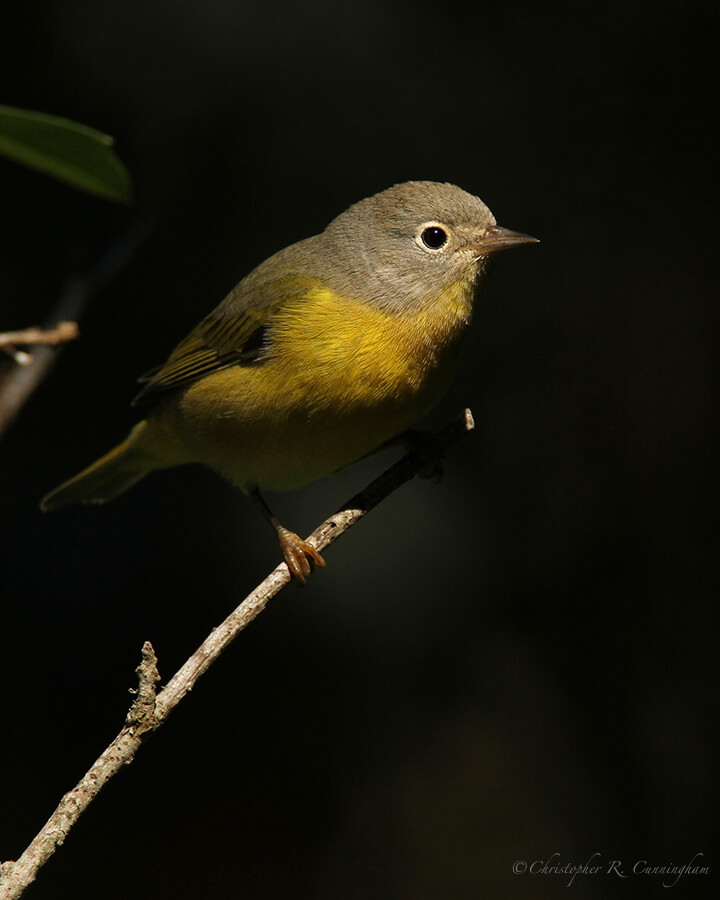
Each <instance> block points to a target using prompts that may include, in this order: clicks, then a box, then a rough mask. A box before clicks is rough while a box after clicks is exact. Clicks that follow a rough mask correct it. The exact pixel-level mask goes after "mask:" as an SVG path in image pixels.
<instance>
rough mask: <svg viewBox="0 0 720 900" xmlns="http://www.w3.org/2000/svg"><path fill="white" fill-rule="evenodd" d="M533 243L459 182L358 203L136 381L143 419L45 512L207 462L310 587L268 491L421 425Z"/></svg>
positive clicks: (422, 184) (275, 262) (306, 547)
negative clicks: (506, 270)
mask: <svg viewBox="0 0 720 900" xmlns="http://www.w3.org/2000/svg"><path fill="white" fill-rule="evenodd" d="M535 241H536V239H535V238H532V237H528V236H527V235H524V234H518V233H516V232H514V231H508V230H507V229H506V228H501V227H500V226H498V225H496V223H495V218H494V217H493V214H492V213H491V212H490V210H489V209H488V208H487V206H485V204H484V203H483V202H482V201H481V200H479V199H478V198H477V197H474V196H472V195H471V194H468V193H466V192H465V191H463V190H461V189H460V188H458V187H455V186H454V185H452V184H440V183H437V182H432V181H410V182H407V183H405V184H399V185H396V186H395V187H391V188H389V189H388V190H386V191H382V192H381V193H379V194H375V195H374V196H372V197H368V198H367V199H365V200H361V201H360V202H359V203H356V204H354V205H353V206H351V207H350V208H349V209H347V210H346V211H345V212H344V213H342V214H341V215H339V216H338V217H337V218H336V219H334V220H333V221H332V222H331V223H330V224H329V225H328V226H327V228H326V229H325V230H324V231H323V232H322V233H321V234H318V235H315V236H314V237H311V238H308V239H307V240H304V241H300V242H299V243H297V244H293V245H292V246H290V247H287V248H286V249H284V250H281V251H280V252H279V253H276V254H275V255H274V256H271V257H270V258H269V259H267V260H266V261H265V262H263V263H262V264H261V265H259V266H258V267H257V268H256V269H254V270H253V271H252V272H251V273H250V274H249V275H247V276H246V277H245V278H244V279H243V280H242V281H241V282H240V283H239V284H238V285H237V287H235V288H234V290H232V291H231V292H230V294H228V296H227V297H226V298H225V299H224V300H223V302H222V303H221V304H220V305H219V306H218V307H217V308H216V309H215V310H213V312H211V313H210V314H209V315H208V316H206V318H204V319H203V320H202V321H201V322H200V324H199V325H198V326H197V327H196V328H195V329H194V330H193V331H192V332H191V333H190V334H189V335H188V337H186V338H185V340H183V341H182V342H181V343H180V344H179V345H178V346H177V347H176V348H175V350H174V351H173V352H172V353H171V354H170V357H169V358H168V360H167V362H166V363H165V364H164V365H162V366H160V367H159V368H157V369H155V370H153V371H152V372H150V373H149V374H147V375H145V376H143V377H142V378H141V379H140V380H141V382H144V386H143V388H142V390H141V391H140V393H139V394H138V396H137V397H136V399H135V401H134V402H135V403H136V404H140V403H142V404H147V405H148V413H147V416H146V417H145V418H144V419H143V420H142V421H141V422H140V423H139V424H138V425H136V426H135V427H134V428H133V429H132V431H131V432H130V434H129V435H128V437H127V438H126V440H124V441H123V442H122V443H121V444H119V445H118V446H117V447H115V448H114V449H113V450H111V451H110V452H109V453H108V454H106V455H105V456H103V457H102V458H101V459H99V460H97V462H95V463H93V464H92V465H91V466H89V467H88V468H87V469H85V470H84V471H82V472H80V473H79V474H78V475H75V477H74V478H71V479H70V480H69V481H66V482H65V483H64V484H62V485H60V487H58V488H56V489H55V490H54V491H52V492H51V493H49V494H48V495H47V496H46V497H45V498H44V500H43V501H42V508H43V509H44V510H54V509H59V508H60V507H62V506H66V505H68V504H71V503H104V502H105V501H107V500H112V499H113V498H114V497H117V496H118V495H119V494H122V493H123V492H124V491H126V490H127V489H128V488H130V487H132V485H134V484H135V483H136V482H138V481H140V479H141V478H144V477H145V476H146V475H147V474H148V473H149V472H152V471H153V470H154V469H164V468H168V467H170V466H178V465H182V464H185V463H195V462H199V463H204V464H205V465H207V466H209V467H210V468H212V469H214V470H215V471H217V472H219V473H220V474H221V475H224V476H225V477H226V478H227V479H229V480H230V481H231V482H232V483H233V484H236V485H238V486H239V487H240V488H242V490H243V491H244V492H245V493H246V494H248V495H250V496H251V497H252V498H253V499H254V500H255V501H256V503H257V504H258V505H259V506H260V509H261V510H262V512H263V514H264V515H265V517H266V518H267V519H268V520H269V522H270V524H271V525H272V526H273V528H274V529H275V531H276V532H277V535H278V538H279V540H280V546H281V548H282V550H283V554H284V557H285V561H286V562H287V565H288V568H289V569H290V572H291V574H292V575H293V576H294V577H295V578H296V579H297V580H298V581H299V582H301V583H304V582H305V579H306V578H307V576H308V575H309V573H310V571H311V566H310V560H312V561H313V562H314V563H316V564H318V565H325V563H324V561H323V559H322V557H321V556H320V554H319V553H318V552H317V550H316V549H315V548H314V547H313V546H312V545H311V544H310V543H308V542H307V541H303V540H301V539H300V538H299V537H298V535H296V534H294V533H293V532H291V531H288V530H287V529H286V528H284V527H283V526H282V525H281V524H280V523H279V522H278V521H277V519H276V518H275V517H274V516H273V514H272V512H271V511H270V509H269V507H268V506H267V504H266V502H265V500H264V499H263V497H262V495H261V491H264V490H290V489H293V488H297V487H301V486H302V485H304V484H307V483H308V482H310V481H313V480H314V479H316V478H320V477H321V476H323V475H329V474H330V473H332V472H335V471H337V470H338V469H341V468H342V467H343V466H346V465H348V464H349V463H352V462H354V461H355V460H358V459H360V457H362V456H365V455H366V454H368V453H370V452H371V451H373V450H374V449H376V448H377V447H379V446H380V445H382V444H385V443H386V442H388V441H389V440H391V439H393V438H395V437H397V436H399V435H401V434H402V433H403V432H405V431H406V430H407V429H409V428H410V426H412V425H413V424H415V423H416V422H418V421H419V420H420V419H421V418H422V417H423V416H424V415H425V414H426V413H427V412H428V411H429V410H430V409H431V408H432V407H433V406H434V405H435V403H436V402H437V401H438V399H439V398H440V396H441V395H442V393H443V392H444V391H445V389H446V388H447V386H448V384H449V382H450V380H451V378H452V376H453V374H454V370H455V364H456V361H457V355H458V348H459V344H460V339H461V338H462V335H463V333H464V332H465V330H466V328H467V327H468V325H469V324H470V318H471V314H472V308H473V300H474V297H475V291H476V287H477V285H478V282H479V280H480V277H481V275H482V273H483V270H484V268H485V263H486V261H487V258H488V256H489V255H490V254H491V253H494V252H496V251H497V250H504V249H505V248H507V247H515V246H518V245H519V244H527V243H533V242H535Z"/></svg>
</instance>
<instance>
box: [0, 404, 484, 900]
mask: <svg viewBox="0 0 720 900" xmlns="http://www.w3.org/2000/svg"><path fill="white" fill-rule="evenodd" d="M473 428H474V423H473V419H472V414H471V413H470V410H469V409H466V410H465V411H464V413H463V414H462V416H459V417H458V418H457V419H455V420H454V421H452V422H450V423H449V424H448V425H446V426H445V427H444V428H443V429H442V430H441V431H439V432H437V434H435V435H434V438H435V443H436V445H437V446H438V448H439V449H440V450H441V451H443V452H444V451H445V450H447V449H448V448H449V447H450V446H451V445H452V444H454V443H455V442H456V441H457V440H458V439H459V438H460V437H462V436H463V435H464V434H467V433H468V432H470V431H472V429H473ZM425 464H426V461H425V460H422V459H421V458H419V457H418V456H415V455H414V454H406V455H405V456H403V457H402V459H400V460H399V461H398V462H396V463H395V465H393V466H391V467H390V468H389V469H387V471H385V472H384V473H383V474H382V475H380V476H379V477H378V478H376V479H375V480H374V481H373V482H371V483H370V484H369V485H368V486H367V487H366V488H364V490H362V491H360V493H358V494H356V495H355V496H354V497H352V498H351V499H350V500H348V501H347V502H346V503H344V504H343V505H342V507H341V508H340V510H338V512H336V513H335V514H334V515H333V516H330V518H329V519H327V520H326V521H325V522H323V523H322V525H320V527H319V528H316V529H315V531H314V532H313V533H312V534H311V535H310V537H309V538H308V540H309V541H310V542H311V543H312V544H314V546H315V547H316V548H317V549H318V550H320V551H322V550H324V549H325V547H328V546H329V545H330V544H332V543H333V542H334V541H336V540H337V539H338V538H339V537H340V536H341V535H342V534H344V533H345V532H346V531H348V529H350V528H351V527H352V526H353V525H355V524H356V522H358V521H359V520H360V519H361V518H363V516H365V515H366V514H367V513H368V512H369V511H370V510H371V509H373V508H374V507H375V506H377V505H378V504H379V503H380V502H381V501H382V500H384V499H385V498H386V497H387V496H389V495H390V494H391V493H392V492H393V491H395V490H397V488H399V487H400V486H401V485H402V484H404V483H405V482H406V481H410V479H411V478H413V477H414V476H415V475H417V474H418V473H419V472H420V471H421V470H422V469H423V467H424V465H425ZM290 580H291V579H290V573H289V571H288V568H287V566H286V565H285V563H281V564H280V565H279V566H278V567H277V568H276V569H275V570H274V571H272V572H271V573H270V574H269V575H268V576H267V578H266V579H265V580H264V581H263V582H262V583H261V584H260V585H258V587H257V588H255V590H254V591H253V592H252V593H251V594H249V595H248V596H247V597H246V598H245V599H244V600H243V601H242V603H240V605H239V606H238V607H237V608H236V609H235V610H234V611H233V612H232V613H230V615H229V616H228V617H227V618H226V619H225V621H224V622H223V623H222V624H221V625H218V627H217V628H214V629H213V630H212V632H211V633H210V634H209V635H208V637H207V638H206V639H205V640H204V641H203V643H202V644H201V645H200V647H198V649H197V650H196V651H195V652H194V653H193V655H192V656H191V657H190V658H189V659H188V660H187V662H186V663H185V664H184V665H183V666H182V667H181V668H180V669H179V670H178V671H177V672H176V673H175V675H173V677H172V678H171V679H170V681H169V682H168V683H167V685H166V686H165V687H164V688H163V689H162V690H161V691H160V693H159V694H157V696H156V694H155V684H156V682H158V681H159V680H160V676H159V674H158V670H157V659H156V657H155V652H154V650H153V648H152V645H151V644H150V642H149V641H146V643H145V645H144V646H143V650H142V663H141V664H140V665H139V666H138V668H137V669H136V672H137V675H138V680H139V689H138V696H137V699H136V700H135V702H134V703H133V705H132V707H131V708H130V711H129V712H128V714H127V718H126V720H125V725H124V727H123V729H122V730H121V731H120V733H119V734H118V736H117V737H116V738H115V740H114V741H113V742H112V743H111V744H110V745H109V746H108V747H107V749H106V750H105V751H104V752H103V753H102V754H101V755H100V756H99V757H98V759H97V760H96V761H95V762H94V763H93V765H92V767H91V768H90V769H89V770H88V772H87V773H86V774H85V775H84V776H83V777H82V778H81V780H80V781H79V782H78V783H77V785H76V786H75V787H74V788H73V789H72V790H71V791H69V792H68V793H67V794H65V796H64V797H63V798H62V800H61V801H60V803H59V805H58V807H57V809H56V810H55V812H54V813H53V814H52V816H50V818H49V819H48V821H47V822H46V823H45V825H44V826H43V828H42V829H41V830H40V832H39V833H38V834H37V835H36V837H35V838H34V839H33V841H32V842H31V844H30V845H29V846H28V847H27V849H26V850H25V852H24V853H23V854H22V856H21V857H20V858H19V859H18V860H17V862H5V863H2V865H0V900H17V898H18V897H20V896H21V895H22V893H23V891H24V890H25V888H26V887H27V886H28V885H29V884H31V883H32V882H33V881H34V880H35V878H36V877H37V873H38V870H39V869H40V867H41V866H43V865H44V864H45V862H47V860H48V859H49V858H50V857H51V856H52V855H53V853H54V852H55V850H56V848H57V847H58V846H59V845H60V844H62V843H63V842H64V840H65V838H66V837H67V835H68V832H69V831H70V829H71V828H72V826H73V825H74V824H75V822H76V821H77V820H78V819H79V817H80V815H81V814H82V813H83V812H84V811H85V810H86V809H87V807H88V806H89V805H90V803H91V802H92V801H93V800H94V799H95V797H96V796H97V794H98V792H99V791H100V789H101V788H102V787H103V786H104V785H105V784H106V783H107V782H108V781H109V780H110V778H112V777H113V775H115V774H116V772H118V771H119V770H120V769H121V768H122V767H123V766H125V765H128V764H129V763H130V762H132V760H133V758H134V757H135V754H136V753H137V751H138V749H139V748H140V745H141V744H142V742H143V740H144V739H145V736H146V735H147V734H149V733H150V732H151V731H155V730H156V729H157V728H159V727H160V726H161V725H162V723H163V722H164V721H165V719H166V718H167V717H168V716H169V714H170V713H171V712H172V710H173V709H174V708H175V707H176V706H177V705H178V703H179V702H180V701H181V700H182V699H183V697H184V696H185V695H186V694H187V693H188V692H189V691H191V690H192V689H193V687H194V686H195V684H196V683H197V681H198V679H199V678H200V676H201V675H203V673H204V672H206V671H207V670H208V669H209V668H210V666H211V665H212V664H213V663H214V662H215V661H216V660H217V659H218V657H219V656H220V654H221V653H222V652H223V650H224V649H225V648H226V647H227V646H228V645H229V644H230V643H231V642H232V641H233V640H234V639H235V638H236V637H237V635H238V634H239V633H240V632H241V631H242V630H243V629H244V628H246V627H247V626H248V625H249V624H250V622H252V621H253V619H255V618H256V617H257V616H258V615H259V614H260V613H261V612H262V611H263V609H265V607H266V606H267V604H268V603H269V601H270V600H271V599H272V598H273V597H274V596H275V595H276V594H277V593H278V592H279V591H280V590H281V589H282V588H283V587H284V586H285V585H286V584H288V582H289V581H290Z"/></svg>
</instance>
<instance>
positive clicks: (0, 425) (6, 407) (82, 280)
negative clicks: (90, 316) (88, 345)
mask: <svg viewBox="0 0 720 900" xmlns="http://www.w3.org/2000/svg"><path fill="white" fill-rule="evenodd" d="M146 232H147V223H146V222H144V221H140V222H135V223H134V224H133V225H132V226H131V228H130V229H129V230H128V231H127V232H126V233H125V234H124V235H122V236H121V237H120V238H119V239H118V240H117V241H116V242H115V243H114V244H113V245H112V246H111V247H110V248H109V249H108V250H107V252H106V253H105V254H104V255H103V256H102V257H101V258H100V260H99V261H98V262H97V263H96V265H95V266H93V268H92V269H91V270H90V272H88V273H87V274H86V275H83V276H79V277H75V278H72V279H71V280H70V281H69V282H68V284H67V286H66V287H65V289H64V291H63V293H62V295H61V297H60V300H59V301H58V304H57V306H56V307H55V310H54V311H53V313H52V316H51V317H50V320H49V323H48V324H47V325H46V326H45V327H44V328H42V329H28V330H27V331H25V332H9V333H8V334H4V335H0V339H1V338H7V337H8V336H9V337H10V341H9V343H10V344H11V345H12V344H20V345H23V344H32V345H35V346H36V347H37V349H36V350H35V352H34V353H33V354H32V358H29V356H30V355H29V354H23V352H22V351H18V352H19V354H20V358H19V359H18V358H17V354H13V355H14V357H15V361H16V362H18V363H20V365H19V366H15V367H13V368H12V369H10V371H9V372H7V373H5V374H4V375H0V437H1V436H2V435H3V434H4V433H5V431H7V429H8V428H9V427H10V425H11V424H12V423H13V421H14V420H15V418H16V416H17V414H18V413H19V412H20V410H21V409H22V408H23V406H24V405H25V404H26V403H27V401H28V400H29V399H30V397H31V395H32V394H33V392H34V391H35V390H36V389H37V387H38V386H39V385H40V383H41V382H42V381H43V379H44V378H45V377H46V376H47V375H48V374H49V372H50V370H51V369H52V367H53V365H54V364H55V360H56V359H57V354H56V352H55V350H54V349H53V347H56V346H58V345H59V344H61V343H65V341H60V340H58V341H56V342H53V341H48V340H37V339H35V338H33V339H32V340H27V335H28V334H31V333H34V334H35V335H36V336H37V335H43V334H45V335H47V334H52V333H54V332H55V333H57V330H58V329H61V328H65V329H67V327H68V326H72V325H73V324H74V322H75V321H76V320H77V319H80V318H81V316H82V314H83V312H84V311H85V309H86V307H87V306H88V304H89V303H90V301H91V300H92V299H93V297H95V295H96V294H98V293H99V291H100V290H102V288H103V287H105V285H106V284H107V283H108V282H109V281H111V280H112V279H113V278H114V277H115V276H116V275H117V274H118V272H120V271H122V269H123V268H124V267H125V266H126V265H127V262H128V260H129V258H130V257H131V256H132V254H133V252H134V251H135V248H136V247H137V245H138V244H139V242H140V241H141V240H142V238H143V237H144V235H145V234H146ZM57 322H59V323H60V324H59V325H58V324H56V323H57ZM75 327H77V326H75ZM18 335H25V339H21V338H20V337H18ZM73 336H75V335H73ZM70 339H71V338H66V339H65V340H70ZM0 347H2V349H6V347H3V345H2V341H1V340H0Z"/></svg>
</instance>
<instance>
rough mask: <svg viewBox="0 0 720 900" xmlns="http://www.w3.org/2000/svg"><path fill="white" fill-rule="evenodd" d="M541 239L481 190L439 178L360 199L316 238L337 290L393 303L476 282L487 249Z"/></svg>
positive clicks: (402, 304) (403, 305) (392, 305)
mask: <svg viewBox="0 0 720 900" xmlns="http://www.w3.org/2000/svg"><path fill="white" fill-rule="evenodd" d="M534 240H535V239H534V238H530V237H527V236H526V235H520V234H516V233H515V232H511V231H508V230H507V229H504V228H500V227H499V226H498V225H497V224H496V223H495V217H494V216H493V214H492V213H491V212H490V210H489V209H488V208H487V206H486V205H485V204H484V203H483V202H482V200H480V199H479V198H478V197H474V196H473V195H472V194H468V193H467V192H465V191H463V190H461V189H460V188H459V187H456V186H455V185H452V184H441V183H438V182H434V181H408V182H406V183H405V184H398V185H395V186H394V187H391V188H389V189H388V190H386V191H382V192H381V193H379V194H375V195H374V196H372V197H368V198H367V199H365V200H361V201H360V202H359V203H355V204H354V205H353V206H351V207H350V208H349V209H347V210H346V211H345V212H344V213H342V214H341V215H339V216H338V217H337V218H336V219H334V220H333V221H332V222H331V223H330V224H329V225H328V227H327V228H326V229H325V231H324V232H323V233H322V234H321V235H318V236H317V238H314V239H313V241H317V242H318V243H322V244H323V245H324V247H323V250H324V251H327V252H324V253H323V254H322V257H323V259H324V260H326V261H327V262H328V263H330V265H331V269H332V270H331V271H330V272H328V271H325V272H324V273H322V277H324V279H325V280H326V281H328V282H329V283H330V284H331V286H332V287H333V288H334V289H335V290H337V291H339V292H340V293H341V294H343V295H345V296H347V295H355V296H356V297H357V298H358V299H361V300H365V301H367V302H374V303H378V304H379V305H382V306H384V307H386V308H390V309H398V308H407V306H408V305H410V304H412V305H420V306H422V305H423V304H424V303H426V302H428V301H429V300H432V299H433V298H434V297H436V296H437V294H438V292H439V291H442V290H445V289H447V288H449V287H451V286H453V285H455V284H457V283H458V282H462V283H465V284H467V285H468V288H469V289H470V288H471V287H472V285H473V284H474V282H475V281H476V279H477V277H478V276H479V275H480V274H481V272H482V269H483V266H484V262H485V260H486V258H487V256H488V254H490V253H492V252H494V251H496V250H501V249H504V248H505V247H511V246H515V245H517V244H522V243H529V242H531V241H534ZM330 261H332V262H330Z"/></svg>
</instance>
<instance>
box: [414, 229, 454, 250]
mask: <svg viewBox="0 0 720 900" xmlns="http://www.w3.org/2000/svg"><path fill="white" fill-rule="evenodd" d="M449 240H450V235H449V234H448V228H447V225H443V224H442V222H423V224H422V225H421V226H420V227H419V228H418V230H417V234H416V235H415V243H416V244H417V245H418V246H419V247H422V249H423V250H425V252H426V253H438V252H440V251H441V250H444V249H445V248H446V247H447V245H448V242H449Z"/></svg>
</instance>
